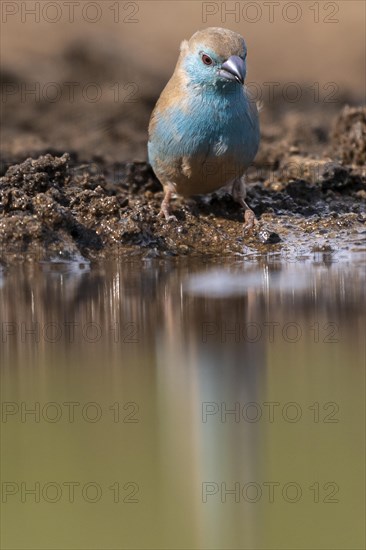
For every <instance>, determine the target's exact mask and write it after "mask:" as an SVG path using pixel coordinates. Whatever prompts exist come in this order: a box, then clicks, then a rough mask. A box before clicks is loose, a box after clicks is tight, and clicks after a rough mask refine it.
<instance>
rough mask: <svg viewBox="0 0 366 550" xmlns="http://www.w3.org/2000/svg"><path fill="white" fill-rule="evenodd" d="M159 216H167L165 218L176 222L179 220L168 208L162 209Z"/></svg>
mask: <svg viewBox="0 0 366 550" xmlns="http://www.w3.org/2000/svg"><path fill="white" fill-rule="evenodd" d="M158 218H165V220H166V221H167V222H176V221H178V220H177V217H176V216H174V214H170V213H169V212H168V211H166V210H163V209H162V210H160V212H159V214H158Z"/></svg>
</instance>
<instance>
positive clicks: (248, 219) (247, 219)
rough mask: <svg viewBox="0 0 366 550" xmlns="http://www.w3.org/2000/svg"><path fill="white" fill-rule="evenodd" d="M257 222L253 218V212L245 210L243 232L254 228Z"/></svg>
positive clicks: (248, 209)
mask: <svg viewBox="0 0 366 550" xmlns="http://www.w3.org/2000/svg"><path fill="white" fill-rule="evenodd" d="M258 223H259V222H258V220H257V218H256V217H255V214H254V212H253V210H251V209H250V208H247V210H246V211H245V212H244V227H243V232H244V233H246V232H248V231H250V230H251V229H253V227H254V226H256V225H258Z"/></svg>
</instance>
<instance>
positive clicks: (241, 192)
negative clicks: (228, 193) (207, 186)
mask: <svg viewBox="0 0 366 550" xmlns="http://www.w3.org/2000/svg"><path fill="white" fill-rule="evenodd" d="M232 195H233V199H234V200H235V201H236V202H238V203H239V204H240V205H241V206H242V207H243V208H244V233H245V231H248V230H249V229H252V228H253V227H254V226H255V225H257V224H258V220H257V218H256V217H255V214H254V212H253V210H251V209H250V208H249V206H248V205H247V203H246V202H245V200H244V199H245V197H246V195H247V191H246V186H245V181H244V177H241V178H239V179H237V180H235V181H234V183H233V187H232Z"/></svg>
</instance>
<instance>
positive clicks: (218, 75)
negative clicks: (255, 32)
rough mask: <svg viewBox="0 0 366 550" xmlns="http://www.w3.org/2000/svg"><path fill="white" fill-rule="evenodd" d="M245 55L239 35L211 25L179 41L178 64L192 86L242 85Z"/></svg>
mask: <svg viewBox="0 0 366 550" xmlns="http://www.w3.org/2000/svg"><path fill="white" fill-rule="evenodd" d="M246 56H247V47H246V44H245V41H244V38H243V37H242V36H240V34H237V33H236V32H233V31H230V30H228V29H221V28H219V27H211V28H208V29H204V30H203V31H198V32H196V33H195V34H194V35H193V36H192V37H191V38H190V40H189V41H187V40H185V41H183V42H182V44H181V54H180V58H179V62H178V67H179V69H180V70H182V71H183V72H184V75H185V77H186V78H187V79H188V81H189V82H190V83H192V84H194V85H199V86H214V87H227V86H229V87H230V88H231V87H235V86H238V85H240V86H242V85H243V84H244V80H245V76H246Z"/></svg>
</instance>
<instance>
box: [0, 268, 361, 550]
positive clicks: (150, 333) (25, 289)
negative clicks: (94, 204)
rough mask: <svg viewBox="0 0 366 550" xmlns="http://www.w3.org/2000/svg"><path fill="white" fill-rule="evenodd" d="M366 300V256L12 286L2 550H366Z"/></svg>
mask: <svg viewBox="0 0 366 550" xmlns="http://www.w3.org/2000/svg"><path fill="white" fill-rule="evenodd" d="M364 289H365V262H364V261H363V260H362V258H361V259H360V258H355V259H353V260H352V261H350V260H347V261H343V262H342V261H340V262H336V263H332V262H331V261H330V260H329V259H326V258H322V257H320V258H314V260H313V261H310V262H306V263H301V262H294V263H286V262H285V263H284V262H279V263H276V262H275V261H269V260H268V259H267V260H266V259H262V260H260V261H250V262H247V261H242V260H236V261H233V262H231V263H230V264H228V263H226V264H220V263H210V262H207V263H204V262H202V261H199V262H198V261H195V262H192V261H191V262H188V261H187V262H178V263H176V262H160V261H158V260H156V261H146V262H129V263H110V264H107V263H105V264H103V265H100V266H88V265H79V264H72V263H71V264H38V265H25V266H22V267H18V268H15V267H14V268H10V269H9V270H7V271H3V272H2V273H1V277H0V311H1V331H2V332H1V339H2V340H1V400H2V416H1V446H2V463H1V478H2V515H1V523H2V535H1V537H2V540H1V543H2V547H3V548H8V549H20V548H22V549H23V548H27V549H28V548H29V549H30V548H32V549H33V548H37V549H71V548H72V549H84V548H85V549H94V548H95V549H97V548H98V549H104V548H105V549H107V548H108V549H119V548H120V549H122V548H123V549H127V548H136V549H137V548H146V549H147V548H156V549H164V548H169V549H178V548H179V549H183V548H187V549H188V548H189V549H198V548H207V549H211V548H215V549H216V548H217V549H218V548H225V549H227V548H232V549H237V548H243V549H267V548H268V549H275V548H276V549H285V548H286V549H288V548H291V549H313V548H314V549H315V548H316V549H329V548H336V549H346V548H347V549H348V548H352V549H353V548H354V549H361V548H364V547H365V540H364V517H365V506H364V485H365V466H364V465H365V370H364V368H365V348H364V330H365V311H366V309H365V292H364ZM32 411H33V412H32Z"/></svg>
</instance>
